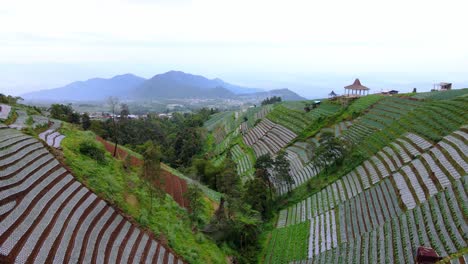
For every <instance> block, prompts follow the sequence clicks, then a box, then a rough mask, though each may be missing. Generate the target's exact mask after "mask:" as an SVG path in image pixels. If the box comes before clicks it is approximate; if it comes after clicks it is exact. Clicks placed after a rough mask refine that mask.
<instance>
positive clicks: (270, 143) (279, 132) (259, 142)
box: [243, 119, 296, 157]
mask: <svg viewBox="0 0 468 264" xmlns="http://www.w3.org/2000/svg"><path fill="white" fill-rule="evenodd" d="M295 137H296V134H294V133H293V132H292V131H290V130H289V129H287V128H285V127H283V126H281V125H278V124H275V123H273V122H271V121H270V120H268V119H263V121H261V122H260V123H258V124H257V125H256V126H255V127H254V128H252V129H251V130H249V132H247V133H246V134H245V135H244V136H243V139H244V142H245V143H246V144H247V145H248V146H251V147H252V148H253V150H254V152H255V155H256V156H257V157H259V156H261V155H263V154H267V153H269V154H270V155H274V154H276V153H277V152H278V151H279V150H281V149H282V148H283V147H285V146H286V145H287V144H288V143H289V142H290V141H291V140H293V139H294V138H295Z"/></svg>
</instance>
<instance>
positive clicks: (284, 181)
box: [273, 151, 294, 190]
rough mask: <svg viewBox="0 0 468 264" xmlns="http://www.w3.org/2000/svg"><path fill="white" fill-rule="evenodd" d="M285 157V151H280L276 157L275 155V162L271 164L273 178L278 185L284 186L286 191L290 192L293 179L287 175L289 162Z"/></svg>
mask: <svg viewBox="0 0 468 264" xmlns="http://www.w3.org/2000/svg"><path fill="white" fill-rule="evenodd" d="M286 155H287V153H286V152H285V151H280V152H279V153H278V155H276V158H275V161H274V162H273V171H274V173H273V176H274V178H275V181H276V182H277V183H278V184H279V185H286V186H288V189H289V190H291V187H292V185H293V184H294V179H293V177H292V176H291V174H290V173H289V171H290V164H289V160H288V159H286Z"/></svg>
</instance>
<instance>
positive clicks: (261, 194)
mask: <svg viewBox="0 0 468 264" xmlns="http://www.w3.org/2000/svg"><path fill="white" fill-rule="evenodd" d="M245 189H246V190H245V192H244V196H243V200H244V203H247V204H250V206H251V207H252V209H254V210H256V211H258V212H259V213H260V214H261V215H262V218H263V219H267V218H269V217H270V216H271V202H272V200H271V197H269V196H268V195H267V189H268V185H267V184H266V182H265V181H264V180H263V179H261V178H258V177H256V178H253V179H250V180H248V181H247V182H245Z"/></svg>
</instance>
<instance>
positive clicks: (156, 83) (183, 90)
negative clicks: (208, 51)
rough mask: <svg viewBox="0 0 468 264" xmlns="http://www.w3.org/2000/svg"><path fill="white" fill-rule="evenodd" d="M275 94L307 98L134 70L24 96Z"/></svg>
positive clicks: (93, 97) (235, 96)
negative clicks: (140, 73) (138, 73)
mask: <svg viewBox="0 0 468 264" xmlns="http://www.w3.org/2000/svg"><path fill="white" fill-rule="evenodd" d="M273 95H276V96H281V97H283V100H304V99H305V98H303V97H301V96H299V95H298V94H296V93H294V92H292V91H290V90H288V89H278V90H271V91H264V90H262V89H258V88H249V87H243V86H239V85H234V84H230V83H227V82H224V81H223V80H221V79H218V78H216V79H208V78H205V77H203V76H200V75H193V74H189V73H184V72H181V71H169V72H166V73H163V74H157V75H155V76H153V77H152V78H150V79H145V78H142V77H138V76H136V75H133V74H123V75H117V76H115V77H112V78H110V79H104V78H93V79H89V80H87V81H77V82H73V83H70V84H68V85H65V86H63V87H58V88H54V89H47V90H40V91H35V92H30V93H26V94H23V95H22V97H23V98H24V99H25V100H30V101H102V100H105V99H106V98H108V97H109V96H116V97H119V98H121V99H128V100H135V101H140V100H152V99H192V98H194V99H204V98H210V99H212V98H213V99H214V98H219V99H244V100H252V99H255V100H261V99H264V98H266V97H268V96H273Z"/></svg>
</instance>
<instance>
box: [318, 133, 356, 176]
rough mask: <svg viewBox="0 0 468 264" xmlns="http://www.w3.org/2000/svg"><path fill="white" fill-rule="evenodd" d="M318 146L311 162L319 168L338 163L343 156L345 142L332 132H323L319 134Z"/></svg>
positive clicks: (345, 146) (329, 166)
mask: <svg viewBox="0 0 468 264" xmlns="http://www.w3.org/2000/svg"><path fill="white" fill-rule="evenodd" d="M319 143H320V146H319V147H318V148H317V149H316V150H315V157H314V159H313V162H314V163H315V164H316V166H317V167H319V168H325V171H327V170H328V169H329V168H331V167H333V166H335V165H340V164H341V162H342V161H343V159H344V157H345V152H346V150H347V149H349V148H347V145H346V144H347V143H346V142H345V141H343V140H341V139H340V138H337V137H335V136H334V134H333V133H332V132H324V133H322V134H321V135H320V139H319Z"/></svg>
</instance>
